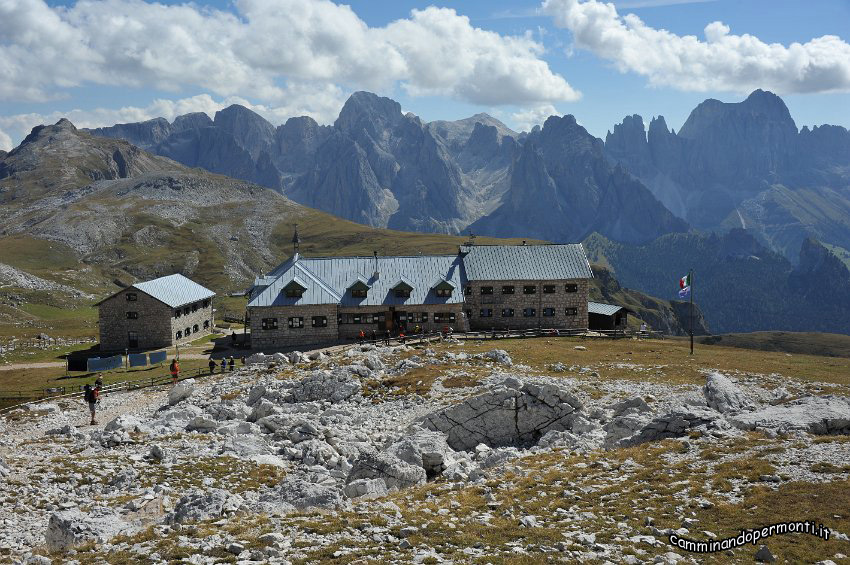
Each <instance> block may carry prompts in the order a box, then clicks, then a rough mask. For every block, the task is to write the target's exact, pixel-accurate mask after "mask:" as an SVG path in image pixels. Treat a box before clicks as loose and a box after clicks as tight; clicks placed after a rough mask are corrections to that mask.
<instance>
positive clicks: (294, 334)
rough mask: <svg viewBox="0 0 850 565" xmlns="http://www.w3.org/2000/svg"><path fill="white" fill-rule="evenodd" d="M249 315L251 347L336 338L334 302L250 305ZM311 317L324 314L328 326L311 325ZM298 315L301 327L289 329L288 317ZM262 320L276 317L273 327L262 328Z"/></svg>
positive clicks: (302, 343)
mask: <svg viewBox="0 0 850 565" xmlns="http://www.w3.org/2000/svg"><path fill="white" fill-rule="evenodd" d="M248 316H249V317H250V318H251V321H250V328H251V347H252V348H253V349H277V348H281V347H294V346H301V345H312V344H319V343H330V342H334V341H337V339H338V334H337V328H338V326H337V305H336V304H318V305H306V306H254V307H252V308H248ZM313 316H325V317H326V319H327V323H328V325H327V326H325V327H313V325H312V322H313ZM294 317H301V318H303V319H304V326H303V327H301V328H290V327H289V318H294ZM263 319H276V320H277V328H276V329H263Z"/></svg>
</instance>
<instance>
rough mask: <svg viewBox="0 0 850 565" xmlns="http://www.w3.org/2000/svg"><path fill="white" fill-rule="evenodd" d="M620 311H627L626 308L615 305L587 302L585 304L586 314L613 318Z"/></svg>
mask: <svg viewBox="0 0 850 565" xmlns="http://www.w3.org/2000/svg"><path fill="white" fill-rule="evenodd" d="M620 310H627V308H623V307H622V306H617V305H616V304H603V303H601V302H589V301H588V303H587V313H588V314H602V315H603V316H613V315H614V314H616V313H617V312H619V311H620Z"/></svg>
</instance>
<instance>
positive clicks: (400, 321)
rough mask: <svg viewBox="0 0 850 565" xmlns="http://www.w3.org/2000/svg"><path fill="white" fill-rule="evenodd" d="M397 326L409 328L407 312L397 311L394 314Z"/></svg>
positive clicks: (398, 327)
mask: <svg viewBox="0 0 850 565" xmlns="http://www.w3.org/2000/svg"><path fill="white" fill-rule="evenodd" d="M393 321H394V322H395V328H396V329H397V330H403V329H406V328H407V312H396V313H395V316H394V320H393Z"/></svg>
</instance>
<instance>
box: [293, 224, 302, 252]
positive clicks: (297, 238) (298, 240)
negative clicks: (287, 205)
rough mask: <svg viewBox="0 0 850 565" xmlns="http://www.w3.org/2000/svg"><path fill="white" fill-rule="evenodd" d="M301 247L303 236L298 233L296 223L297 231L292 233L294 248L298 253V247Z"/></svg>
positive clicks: (296, 228) (296, 229)
mask: <svg viewBox="0 0 850 565" xmlns="http://www.w3.org/2000/svg"><path fill="white" fill-rule="evenodd" d="M299 247H301V236H299V235H298V224H295V233H294V234H292V250H293V252H294V253H295V254H296V255H298V249H299Z"/></svg>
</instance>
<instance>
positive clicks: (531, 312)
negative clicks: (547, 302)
mask: <svg viewBox="0 0 850 565" xmlns="http://www.w3.org/2000/svg"><path fill="white" fill-rule="evenodd" d="M522 315H523V316H525V317H526V318H533V317H535V316H536V315H537V310H535V309H534V308H523V310H522Z"/></svg>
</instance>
